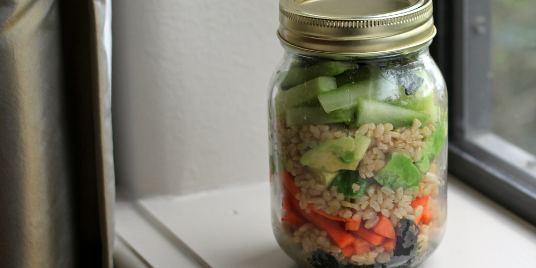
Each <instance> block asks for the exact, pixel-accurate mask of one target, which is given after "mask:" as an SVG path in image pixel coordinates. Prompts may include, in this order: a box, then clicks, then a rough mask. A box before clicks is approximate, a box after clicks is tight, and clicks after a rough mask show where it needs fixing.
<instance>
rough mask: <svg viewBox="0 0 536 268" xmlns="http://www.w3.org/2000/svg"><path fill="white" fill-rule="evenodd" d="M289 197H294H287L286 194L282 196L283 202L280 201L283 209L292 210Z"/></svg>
mask: <svg viewBox="0 0 536 268" xmlns="http://www.w3.org/2000/svg"><path fill="white" fill-rule="evenodd" d="M290 198H294V197H292V196H291V197H288V196H283V203H282V207H283V209H285V210H287V211H288V210H293V209H292V205H291V204H290Z"/></svg>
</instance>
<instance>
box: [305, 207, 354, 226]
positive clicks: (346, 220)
mask: <svg viewBox="0 0 536 268" xmlns="http://www.w3.org/2000/svg"><path fill="white" fill-rule="evenodd" d="M307 208H308V209H310V210H311V211H313V212H314V213H317V214H320V215H322V216H324V217H326V218H328V219H332V220H334V221H344V222H361V219H359V220H353V219H346V218H343V217H340V216H337V215H331V214H328V213H326V212H325V211H323V210H321V209H316V208H315V207H314V205H313V204H311V203H309V204H307Z"/></svg>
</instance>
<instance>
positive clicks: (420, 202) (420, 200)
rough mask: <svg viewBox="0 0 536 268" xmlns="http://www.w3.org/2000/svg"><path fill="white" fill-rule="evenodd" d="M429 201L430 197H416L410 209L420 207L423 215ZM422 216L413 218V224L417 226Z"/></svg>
mask: <svg viewBox="0 0 536 268" xmlns="http://www.w3.org/2000/svg"><path fill="white" fill-rule="evenodd" d="M429 199H430V196H424V197H417V198H415V200H413V202H411V204H410V205H411V207H413V208H417V207H418V206H422V208H423V211H422V212H423V213H422V214H424V211H425V210H426V206H427V205H428V200H429ZM422 214H421V215H420V216H419V217H417V218H415V224H419V222H420V221H421V218H422Z"/></svg>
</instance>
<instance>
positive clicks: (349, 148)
mask: <svg viewBox="0 0 536 268" xmlns="http://www.w3.org/2000/svg"><path fill="white" fill-rule="evenodd" d="M370 142H371V140H370V139H369V138H367V137H363V136H359V138H358V139H354V138H352V137H344V138H340V139H336V140H326V141H323V142H321V143H320V144H319V145H318V146H317V147H315V148H313V149H311V150H309V151H307V152H306V153H305V154H303V155H302V157H301V159H300V162H301V163H302V164H303V165H305V166H308V167H311V168H315V169H321V170H324V171H327V172H336V171H339V170H356V169H357V165H358V164H359V161H361V159H363V157H364V156H365V152H366V150H367V148H368V147H369V145H370Z"/></svg>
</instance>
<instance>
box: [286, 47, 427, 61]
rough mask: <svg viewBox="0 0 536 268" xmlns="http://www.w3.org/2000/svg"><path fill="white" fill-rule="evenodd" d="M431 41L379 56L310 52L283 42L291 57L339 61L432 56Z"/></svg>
mask: <svg viewBox="0 0 536 268" xmlns="http://www.w3.org/2000/svg"><path fill="white" fill-rule="evenodd" d="M429 47H430V43H427V44H426V45H424V46H420V47H416V48H414V49H412V50H406V51H403V52H397V53H392V54H383V55H378V56H377V57H366V58H364V57H359V56H349V55H337V54H326V53H318V52H310V51H305V50H300V49H296V48H293V47H289V46H286V45H284V44H283V48H284V49H285V53H286V56H288V57H291V58H311V59H318V60H326V61H329V60H338V61H356V62H369V61H391V60H398V59H403V58H414V59H415V60H417V59H419V58H421V57H423V56H430V50H429Z"/></svg>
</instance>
